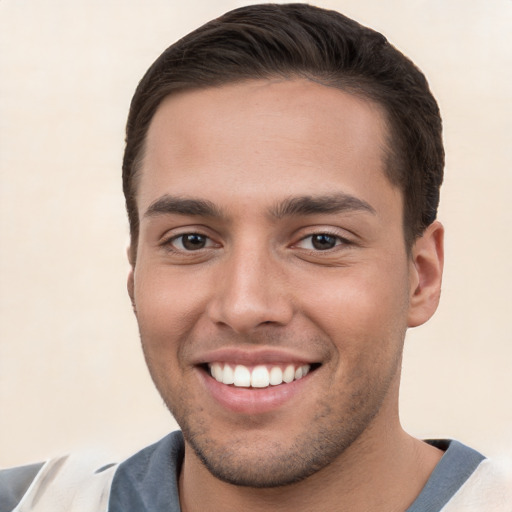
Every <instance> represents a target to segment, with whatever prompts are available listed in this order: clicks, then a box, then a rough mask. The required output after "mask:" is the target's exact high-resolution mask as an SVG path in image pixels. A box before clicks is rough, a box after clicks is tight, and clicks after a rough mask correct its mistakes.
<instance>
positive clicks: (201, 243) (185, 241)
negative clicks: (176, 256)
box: [167, 233, 215, 252]
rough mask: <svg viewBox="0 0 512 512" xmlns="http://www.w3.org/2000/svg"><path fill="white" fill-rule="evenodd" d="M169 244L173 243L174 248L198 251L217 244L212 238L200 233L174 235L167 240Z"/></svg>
mask: <svg viewBox="0 0 512 512" xmlns="http://www.w3.org/2000/svg"><path fill="white" fill-rule="evenodd" d="M167 244H168V245H171V246H172V248H173V249H176V250H178V251H187V252H189V251H198V250H200V249H206V248H208V247H213V246H214V245H215V244H214V242H213V241H212V240H211V239H210V238H208V237H207V236H206V235H202V234H200V233H184V234H182V235H178V236H174V237H173V238H171V239H170V240H169V241H168V242H167Z"/></svg>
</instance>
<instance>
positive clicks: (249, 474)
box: [162, 364, 400, 489]
mask: <svg viewBox="0 0 512 512" xmlns="http://www.w3.org/2000/svg"><path fill="white" fill-rule="evenodd" d="M399 366H400V365H399V364H398V365H397V371H399ZM392 380H393V379H392V376H390V377H389V378H388V379H387V382H385V383H382V382H380V383H378V384H377V387H378V388H380V393H379V394H378V395H376V394H375V386H376V383H375V382H370V381H367V382H366V384H365V386H364V389H359V390H358V391H357V393H353V394H352V395H351V396H349V397H344V401H345V403H348V404H350V406H349V407H348V408H347V409H346V410H345V411H344V412H343V413H342V414H340V413H339V412H338V413H336V412H333V409H332V406H331V404H330V403H328V402H327V400H324V401H321V402H320V403H319V409H318V411H317V414H316V415H315V416H314V418H313V419H312V420H311V421H308V420H307V419H306V418H304V419H302V418H301V414H300V411H297V421H303V422H304V426H303V430H302V433H301V434H300V435H298V436H296V438H295V439H294V440H293V442H291V443H286V444H285V443H279V442H278V441H275V440H272V439H271V437H270V436H269V437H266V436H265V434H264V433H262V434H259V435H254V434H252V435H250V436H248V437H247V436H246V435H244V433H243V429H240V431H238V432H237V431H236V429H235V428H234V429H233V431H234V432H230V433H229V434H227V435H224V437H222V434H221V435H220V436H217V437H216V436H215V433H212V432H211V430H210V428H209V425H208V423H209V422H208V418H204V417H203V416H202V415H201V411H200V410H197V409H195V410H191V409H190V407H188V406H186V405H185V404H184V403H183V401H180V403H179V404H176V402H175V401H174V403H173V400H169V399H167V398H166V397H165V396H163V395H162V396H163V398H164V401H165V403H166V404H167V407H168V408H169V410H170V412H171V413H172V414H173V416H174V417H175V419H176V421H177V422H178V424H179V425H180V427H181V429H182V432H183V436H184V439H185V441H186V442H187V444H188V445H189V446H190V447H191V448H192V449H193V451H194V453H195V455H196V456H197V458H198V459H199V460H200V461H201V463H202V464H203V465H204V467H206V468H207V470H208V471H209V472H210V473H211V474H212V475H213V476H214V477H215V478H217V479H219V480H221V481H223V482H227V483H229V484H232V485H236V486H242V487H251V488H258V489H261V488H276V487H283V486H288V485H293V484H296V483H298V482H301V481H303V480H304V479H306V478H308V477H310V476H311V475H313V474H315V473H317V472H318V471H320V470H322V469H324V468H326V467H328V466H329V465H331V464H332V463H333V462H334V461H335V460H339V459H340V458H341V456H342V455H343V453H344V452H345V451H346V450H347V449H348V448H349V447H350V446H352V445H353V444H354V443H355V442H356V441H357V440H358V439H359V438H360V437H361V435H362V434H363V432H365V431H366V430H367V429H368V428H369V427H370V425H371V424H372V421H373V420H374V418H375V416H376V415H377V414H378V413H379V410H380V409H381V406H382V403H383V402H384V399H385V397H386V395H387V393H388V391H389V388H390V386H391V382H392ZM182 396H183V395H182ZM340 398H342V397H340ZM248 439H250V440H251V441H250V443H251V444H252V445H251V446H248ZM254 445H256V449H255V448H254Z"/></svg>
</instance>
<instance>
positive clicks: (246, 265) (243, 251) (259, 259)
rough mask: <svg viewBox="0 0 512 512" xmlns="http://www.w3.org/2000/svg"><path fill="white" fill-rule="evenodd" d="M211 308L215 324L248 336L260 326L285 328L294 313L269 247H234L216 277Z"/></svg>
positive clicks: (255, 244) (248, 242)
mask: <svg viewBox="0 0 512 512" xmlns="http://www.w3.org/2000/svg"><path fill="white" fill-rule="evenodd" d="M218 280H219V286H218V291H217V293H216V294H215V298H214V300H213V301H212V304H211V305H210V306H211V308H210V314H211V318H212V320H213V321H214V322H216V323H220V324H225V325H228V326H229V327H230V328H231V329H232V330H234V331H236V332H238V333H248V332H250V331H252V330H253V329H255V328H257V327H258V326H260V325H268V324H274V325H284V324H286V323H287V322H289V320H290V319H291V316H292V314H293V311H292V304H291V302H290V301H289V298H288V297H287V292H286V287H285V286H284V285H285V278H284V276H283V272H282V270H281V267H280V262H279V258H278V257H277V256H276V255H275V254H273V251H272V250H271V249H270V247H269V246H268V244H266V243H264V242H257V241H256V240H254V239H253V240H250V239H248V240H245V241H244V242H240V243H238V244H234V245H233V247H232V249H231V250H230V251H229V254H228V255H227V257H226V260H225V262H224V269H223V272H222V273H220V274H219V276H218Z"/></svg>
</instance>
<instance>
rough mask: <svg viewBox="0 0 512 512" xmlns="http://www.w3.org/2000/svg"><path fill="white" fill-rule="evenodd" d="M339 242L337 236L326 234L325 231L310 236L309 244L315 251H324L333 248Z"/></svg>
mask: <svg viewBox="0 0 512 512" xmlns="http://www.w3.org/2000/svg"><path fill="white" fill-rule="evenodd" d="M338 242H339V239H338V237H336V236H332V235H328V234H326V233H320V234H318V235H312V236H311V245H312V246H313V248H315V249H316V250H317V251H326V250H328V249H332V248H334V247H335V246H336V245H337V244H338Z"/></svg>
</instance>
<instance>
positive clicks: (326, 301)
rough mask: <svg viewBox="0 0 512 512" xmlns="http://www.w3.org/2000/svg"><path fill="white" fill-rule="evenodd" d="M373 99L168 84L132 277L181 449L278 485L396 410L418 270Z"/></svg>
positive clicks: (226, 472) (280, 87) (274, 85)
mask: <svg viewBox="0 0 512 512" xmlns="http://www.w3.org/2000/svg"><path fill="white" fill-rule="evenodd" d="M385 134H386V128H385V123H384V120H383V116H382V113H381V111H380V109H379V108H378V107H377V106H376V105H375V104H373V103H371V102H368V101H364V100H362V99H359V98H357V97H355V96H353V95H350V94H347V93H344V92H342V91H340V90H337V89H333V88H328V87H325V86H322V85H318V84H314V83H311V82H309V81H299V80H297V81H281V82H279V81H250V82H245V83H243V84H236V85H227V86H223V87H219V88H211V89H206V90H201V91H189V92H185V93H181V94H179V95H174V96H172V97H169V98H168V99H166V100H165V101H164V102H163V103H162V105H161V106H160V107H159V109H158V111H157V113H156V115H155V117H154V119H153V120H152V123H151V126H150V129H149V132H148V136H147V147H146V154H145V159H144V161H143V165H142V173H141V179H140V182H139V184H138V192H137V194H138V195H137V202H138V208H139V216H140V238H139V243H138V247H137V259H136V265H135V267H134V269H133V272H132V273H131V275H130V278H129V289H130V293H131V295H132V299H133V301H134V307H135V310H136V315H137V320H138V323H139V328H140V334H141V339H142V344H143V349H144V353H145V357H146V360H147V364H148V366H149V370H150V372H151V375H152V378H153V380H154V382H155V384H156V387H157V388H158V390H159V392H160V393H161V395H162V397H163V399H164V401H165V403H166V404H167V406H168V407H169V409H170V410H171V412H172V413H173V414H174V416H175V418H176V420H177V421H178V423H179V424H180V426H181V427H182V429H183V432H184V435H185V439H186V443H187V450H186V455H185V457H186V459H185V460H186V461H187V458H188V459H189V460H192V459H194V460H197V461H199V460H200V461H201V462H202V463H203V464H204V465H205V467H207V468H208V469H209V471H210V472H211V474H213V475H214V476H216V477H218V478H220V479H222V480H225V481H228V482H231V483H235V484H239V485H249V486H255V487H261V486H275V485H284V484H287V483H292V482H295V481H298V480H301V479H303V478H305V477H307V476H308V475H310V474H312V473H314V472H316V471H319V470H321V469H323V468H326V467H328V466H329V465H330V464H333V463H334V462H335V461H337V460H339V459H340V457H343V454H344V453H345V451H346V450H347V448H348V447H349V446H351V445H352V444H353V443H354V442H355V441H356V439H357V440H358V441H357V442H360V441H361V439H364V438H365V437H366V438H370V437H371V436H373V437H376V436H378V435H380V434H381V430H382V429H383V428H389V425H394V424H395V423H396V422H397V412H396V402H397V389H398V380H399V368H400V360H401V353H402V345H403V338H404V334H405V330H406V328H407V324H408V322H409V315H410V309H411V296H412V295H413V294H414V288H415V287H416V285H417V282H416V281H415V279H414V278H413V277H412V276H413V275H414V265H413V263H412V262H411V260H410V258H409V257H408V254H407V251H406V248H405V245H404V237H403V229H402V198H401V194H400V192H399V190H398V189H396V188H395V187H393V186H392V185H391V184H390V183H389V181H388V180H387V179H386V177H385V174H384V167H383V165H384V164H383V162H384V161H385V150H386V142H385V139H386V137H385Z"/></svg>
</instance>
